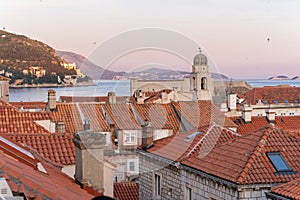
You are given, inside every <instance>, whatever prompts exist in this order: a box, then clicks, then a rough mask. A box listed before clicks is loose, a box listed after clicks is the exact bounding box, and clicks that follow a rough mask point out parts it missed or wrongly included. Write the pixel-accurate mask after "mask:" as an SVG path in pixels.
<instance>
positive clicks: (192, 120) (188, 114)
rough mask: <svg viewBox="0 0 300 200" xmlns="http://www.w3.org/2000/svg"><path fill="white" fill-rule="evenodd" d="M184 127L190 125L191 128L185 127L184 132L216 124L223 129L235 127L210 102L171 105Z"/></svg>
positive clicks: (175, 103)
mask: <svg viewBox="0 0 300 200" xmlns="http://www.w3.org/2000/svg"><path fill="white" fill-rule="evenodd" d="M172 104H173V105H174V107H175V108H176V111H177V112H178V115H179V116H180V118H181V121H182V122H183V123H184V121H185V120H187V121H188V123H189V124H186V123H185V126H189V125H191V128H189V127H185V129H186V130H191V129H195V128H198V127H203V126H208V125H210V124H213V123H216V124H218V125H220V126H224V127H236V124H234V123H233V121H232V120H231V119H230V118H228V117H227V116H225V115H224V114H223V113H222V112H221V111H220V109H218V108H217V107H216V106H215V105H213V103H212V102H211V101H198V102H194V101H182V102H173V103H172Z"/></svg>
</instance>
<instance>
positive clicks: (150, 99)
mask: <svg viewBox="0 0 300 200" xmlns="http://www.w3.org/2000/svg"><path fill="white" fill-rule="evenodd" d="M163 92H165V93H167V94H169V93H171V92H172V90H170V89H163V90H160V91H153V92H151V91H147V92H145V96H146V97H148V98H147V99H145V100H144V102H145V103H153V102H154V101H156V100H157V99H159V98H160V96H161V94H162V93H163Z"/></svg>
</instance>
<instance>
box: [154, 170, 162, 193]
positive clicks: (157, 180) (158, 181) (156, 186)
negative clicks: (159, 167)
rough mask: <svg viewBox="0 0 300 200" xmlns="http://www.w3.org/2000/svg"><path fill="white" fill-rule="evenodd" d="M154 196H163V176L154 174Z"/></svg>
mask: <svg viewBox="0 0 300 200" xmlns="http://www.w3.org/2000/svg"><path fill="white" fill-rule="evenodd" d="M153 192H154V196H160V195H161V176H160V175H158V174H154V190H153Z"/></svg>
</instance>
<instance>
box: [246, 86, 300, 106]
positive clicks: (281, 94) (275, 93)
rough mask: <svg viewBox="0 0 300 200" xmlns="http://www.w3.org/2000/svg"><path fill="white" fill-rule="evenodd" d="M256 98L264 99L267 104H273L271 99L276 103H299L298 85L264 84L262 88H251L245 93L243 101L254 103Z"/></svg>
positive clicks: (299, 92) (299, 90) (299, 88)
mask: <svg viewBox="0 0 300 200" xmlns="http://www.w3.org/2000/svg"><path fill="white" fill-rule="evenodd" d="M258 100H264V101H266V102H267V103H268V104H274V102H273V100H277V101H278V103H286V102H285V100H287V101H288V102H289V103H295V100H296V101H298V103H300V87H292V86H265V87H262V88H253V89H252V90H250V91H248V92H246V93H245V101H246V102H247V103H249V104H252V105H253V104H256V102H257V101H258Z"/></svg>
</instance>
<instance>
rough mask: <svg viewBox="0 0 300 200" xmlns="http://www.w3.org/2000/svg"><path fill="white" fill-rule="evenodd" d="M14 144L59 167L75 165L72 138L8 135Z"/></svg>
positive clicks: (58, 135) (56, 135)
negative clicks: (28, 149)
mask: <svg viewBox="0 0 300 200" xmlns="http://www.w3.org/2000/svg"><path fill="white" fill-rule="evenodd" d="M8 137H9V138H11V139H12V140H14V141H16V142H20V143H22V144H25V145H26V146H28V147H30V148H32V149H34V150H35V151H37V152H38V153H39V154H40V155H41V156H43V157H44V158H46V159H48V160H50V161H52V162H54V163H58V164H61V165H73V164H75V148H74V143H73V141H72V138H71V137H69V136H67V135H66V134H62V133H53V134H50V135H41V134H40V135H37V134H34V135H8Z"/></svg>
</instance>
